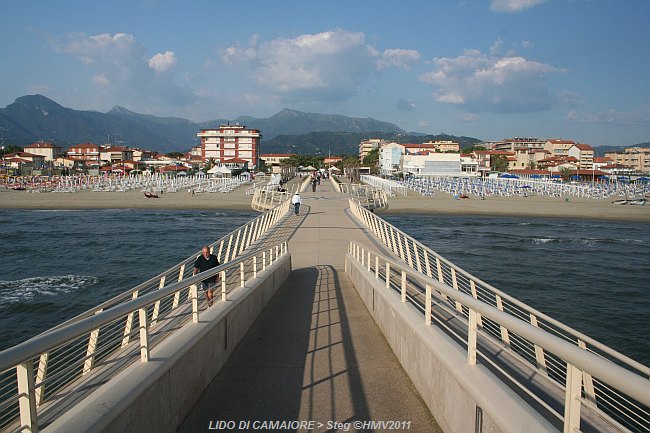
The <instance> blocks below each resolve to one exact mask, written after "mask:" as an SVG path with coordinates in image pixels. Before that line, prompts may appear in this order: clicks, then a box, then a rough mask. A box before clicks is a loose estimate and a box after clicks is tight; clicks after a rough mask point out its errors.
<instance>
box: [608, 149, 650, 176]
mask: <svg viewBox="0 0 650 433" xmlns="http://www.w3.org/2000/svg"><path fill="white" fill-rule="evenodd" d="M605 157H607V158H610V159H611V160H612V162H613V165H619V166H625V167H628V168H631V169H634V170H635V171H636V172H637V173H644V174H650V147H628V148H626V149H625V150H624V151H623V152H607V153H605Z"/></svg>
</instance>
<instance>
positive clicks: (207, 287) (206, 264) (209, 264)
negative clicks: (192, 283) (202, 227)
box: [192, 246, 219, 307]
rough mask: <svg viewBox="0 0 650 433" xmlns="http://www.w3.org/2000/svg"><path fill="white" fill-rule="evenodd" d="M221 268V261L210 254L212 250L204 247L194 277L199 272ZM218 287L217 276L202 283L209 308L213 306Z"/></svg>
mask: <svg viewBox="0 0 650 433" xmlns="http://www.w3.org/2000/svg"><path fill="white" fill-rule="evenodd" d="M217 266H219V259H218V258H217V256H215V255H214V254H211V253H210V248H208V246H204V247H203V248H202V249H201V255H200V256H198V257H197V258H196V260H195V261H194V271H192V275H196V274H198V273H199V272H204V271H207V270H208V269H212V268H216V267H217ZM216 285H217V275H213V276H211V277H209V278H207V279H205V280H203V281H201V288H202V289H203V291H204V292H205V298H206V300H207V301H208V307H211V306H212V303H213V298H214V287H215V286H216Z"/></svg>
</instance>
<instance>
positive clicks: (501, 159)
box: [490, 155, 508, 172]
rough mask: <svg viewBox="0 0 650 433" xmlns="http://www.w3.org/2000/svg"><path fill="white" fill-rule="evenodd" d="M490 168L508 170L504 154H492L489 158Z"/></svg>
mask: <svg viewBox="0 0 650 433" xmlns="http://www.w3.org/2000/svg"><path fill="white" fill-rule="evenodd" d="M490 170H492V171H501V172H503V171H508V158H507V157H506V156H505V155H492V158H490Z"/></svg>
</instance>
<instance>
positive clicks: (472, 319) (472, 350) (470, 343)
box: [467, 308, 478, 365]
mask: <svg viewBox="0 0 650 433" xmlns="http://www.w3.org/2000/svg"><path fill="white" fill-rule="evenodd" d="M477 329H478V326H477V321H476V311H474V310H472V309H471V308H470V309H469V321H468V327H467V363H468V364H469V365H476V337H477Z"/></svg>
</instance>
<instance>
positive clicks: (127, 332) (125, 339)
mask: <svg viewBox="0 0 650 433" xmlns="http://www.w3.org/2000/svg"><path fill="white" fill-rule="evenodd" d="M137 297H138V291H137V290H136V291H135V292H133V294H132V295H131V299H136V298H137ZM133 315H134V312H130V313H129V315H128V316H127V317H126V325H125V326H124V334H123V336H122V347H124V346H126V345H127V344H129V341H131V329H133Z"/></svg>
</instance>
